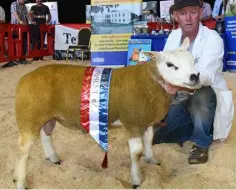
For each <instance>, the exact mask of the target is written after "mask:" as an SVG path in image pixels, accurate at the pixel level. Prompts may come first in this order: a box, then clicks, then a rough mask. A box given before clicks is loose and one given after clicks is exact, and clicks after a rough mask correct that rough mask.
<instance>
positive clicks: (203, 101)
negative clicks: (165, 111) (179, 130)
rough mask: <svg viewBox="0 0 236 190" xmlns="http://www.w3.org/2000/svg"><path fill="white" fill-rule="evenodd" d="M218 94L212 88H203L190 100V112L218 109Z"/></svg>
mask: <svg viewBox="0 0 236 190" xmlns="http://www.w3.org/2000/svg"><path fill="white" fill-rule="evenodd" d="M216 103H217V102H216V94H215V91H214V90H213V89H212V88H211V87H202V88H201V89H199V90H197V91H196V92H195V94H194V95H193V96H192V97H191V98H190V101H189V104H188V108H189V110H190V111H191V110H198V109H200V110H201V109H202V108H203V109H207V108H209V109H213V110H214V109H216Z"/></svg>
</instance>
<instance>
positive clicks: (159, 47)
mask: <svg viewBox="0 0 236 190" xmlns="http://www.w3.org/2000/svg"><path fill="white" fill-rule="evenodd" d="M219 35H220V36H221V38H222V39H223V41H224V52H225V53H224V58H223V71H226V70H227V49H226V44H225V35H224V34H219ZM167 38H168V34H159V35H148V34H140V35H132V36H131V39H151V40H152V46H151V50H152V51H163V49H164V46H165V43H166V40H167Z"/></svg>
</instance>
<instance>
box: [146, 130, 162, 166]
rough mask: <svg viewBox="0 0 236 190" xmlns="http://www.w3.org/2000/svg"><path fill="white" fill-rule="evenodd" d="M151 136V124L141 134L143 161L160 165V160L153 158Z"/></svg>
mask: <svg viewBox="0 0 236 190" xmlns="http://www.w3.org/2000/svg"><path fill="white" fill-rule="evenodd" d="M153 136H154V134H153V126H149V127H148V128H147V130H146V131H145V133H144V135H143V143H144V154H145V161H146V162H147V163H150V164H157V165H160V161H159V160H157V159H156V158H155V156H154V154H153V151H152V141H153Z"/></svg>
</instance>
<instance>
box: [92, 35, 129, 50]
mask: <svg viewBox="0 0 236 190" xmlns="http://www.w3.org/2000/svg"><path fill="white" fill-rule="evenodd" d="M129 39H130V34H115V35H92V37H91V40H92V41H93V43H92V44H91V49H92V51H94V52H104V51H105V52H111V51H113V52H115V51H127V46H128V41H129Z"/></svg>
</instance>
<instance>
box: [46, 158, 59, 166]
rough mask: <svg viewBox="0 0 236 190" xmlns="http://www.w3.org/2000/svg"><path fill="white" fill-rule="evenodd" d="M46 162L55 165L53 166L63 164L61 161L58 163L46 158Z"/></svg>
mask: <svg viewBox="0 0 236 190" xmlns="http://www.w3.org/2000/svg"><path fill="white" fill-rule="evenodd" d="M46 160H48V161H49V162H51V163H53V164H56V165H60V164H61V160H58V161H55V162H54V161H52V160H51V159H50V158H46Z"/></svg>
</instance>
